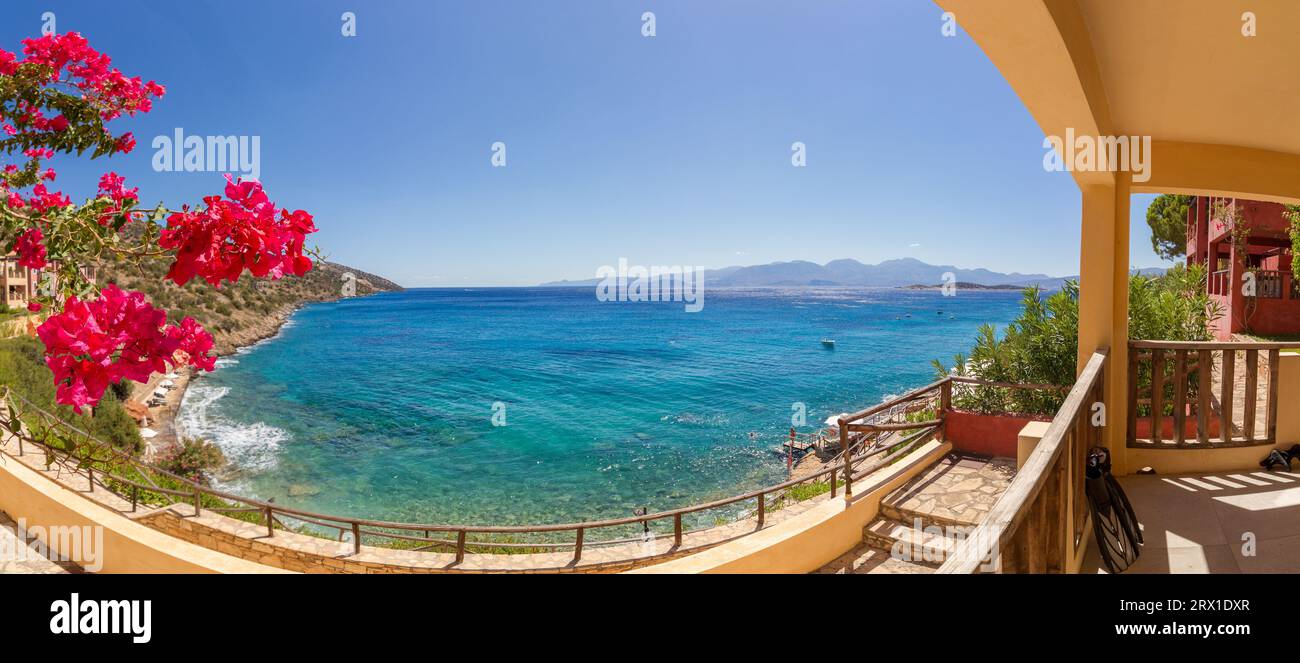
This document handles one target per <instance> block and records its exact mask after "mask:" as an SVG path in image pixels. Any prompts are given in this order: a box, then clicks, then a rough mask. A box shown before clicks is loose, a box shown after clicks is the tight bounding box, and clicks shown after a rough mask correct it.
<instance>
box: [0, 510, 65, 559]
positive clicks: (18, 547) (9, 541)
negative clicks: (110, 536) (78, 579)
mask: <svg viewBox="0 0 1300 663" xmlns="http://www.w3.org/2000/svg"><path fill="white" fill-rule="evenodd" d="M25 534H26V533H25V532H20V531H19V530H18V523H17V522H15V521H14V519H13V518H11V517H9V514H7V513H5V512H3V511H0V550H3V551H6V552H7V551H14V552H15V554H14V555H13V556H12V557H10V556H8V555H6V556H4V557H0V574H7V573H35V574H57V573H81V572H82V571H81V568H80V567H78V566H77V565H76V564H73V563H72V562H62V561H57V560H52V559H50V558H49V557H48V556H46V551H45V549H44V546H42V545H40V543H39V542H38V541H31V542H28V541H27V540H26V538H27V537H26V535H25Z"/></svg>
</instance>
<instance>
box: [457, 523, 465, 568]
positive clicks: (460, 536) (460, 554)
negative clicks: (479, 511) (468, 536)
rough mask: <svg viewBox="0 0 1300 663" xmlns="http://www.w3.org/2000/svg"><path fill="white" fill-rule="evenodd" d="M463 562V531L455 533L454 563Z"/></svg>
mask: <svg viewBox="0 0 1300 663" xmlns="http://www.w3.org/2000/svg"><path fill="white" fill-rule="evenodd" d="M463 561H465V530H460V531H458V532H456V563H457V564H460V563H461V562H463Z"/></svg>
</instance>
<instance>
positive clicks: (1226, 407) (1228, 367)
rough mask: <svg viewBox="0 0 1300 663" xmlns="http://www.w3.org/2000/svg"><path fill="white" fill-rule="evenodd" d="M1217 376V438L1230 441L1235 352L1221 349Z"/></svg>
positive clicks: (1235, 374) (1235, 370) (1235, 363)
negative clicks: (1220, 362)
mask: <svg viewBox="0 0 1300 663" xmlns="http://www.w3.org/2000/svg"><path fill="white" fill-rule="evenodd" d="M1220 373H1221V375H1220V376H1219V383H1220V384H1219V428H1220V430H1219V440H1220V441H1222V442H1223V443H1224V444H1228V443H1229V442H1232V410H1233V407H1232V399H1233V396H1235V395H1236V391H1237V352H1236V351H1235V350H1224V351H1223V369H1222V370H1221V371H1220Z"/></svg>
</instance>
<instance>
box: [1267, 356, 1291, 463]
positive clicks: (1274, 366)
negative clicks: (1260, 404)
mask: <svg viewBox="0 0 1300 663" xmlns="http://www.w3.org/2000/svg"><path fill="white" fill-rule="evenodd" d="M1281 354H1282V353H1281V352H1280V351H1279V350H1277V349H1276V348H1274V349H1272V350H1269V351H1268V428H1267V430H1268V443H1269V444H1276V443H1277V408H1278V405H1280V403H1278V400H1277V395H1278V372H1279V371H1278V369H1279V368H1280V366H1279V365H1278V362H1279V361H1280V360H1281V358H1282V357H1281ZM1287 441H1288V442H1289V441H1290V440H1287Z"/></svg>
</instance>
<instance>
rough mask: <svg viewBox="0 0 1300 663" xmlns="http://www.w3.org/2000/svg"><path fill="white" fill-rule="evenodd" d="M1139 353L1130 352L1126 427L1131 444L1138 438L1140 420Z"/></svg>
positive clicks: (1126, 442)
mask: <svg viewBox="0 0 1300 663" xmlns="http://www.w3.org/2000/svg"><path fill="white" fill-rule="evenodd" d="M1138 354H1139V353H1137V352H1135V351H1130V352H1129V353H1128V421H1127V422H1126V423H1127V424H1128V426H1127V428H1126V429H1125V430H1126V431H1127V433H1126V434H1125V440H1124V443H1125V444H1130V443H1132V442H1133V441H1135V440H1137V421H1138Z"/></svg>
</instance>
